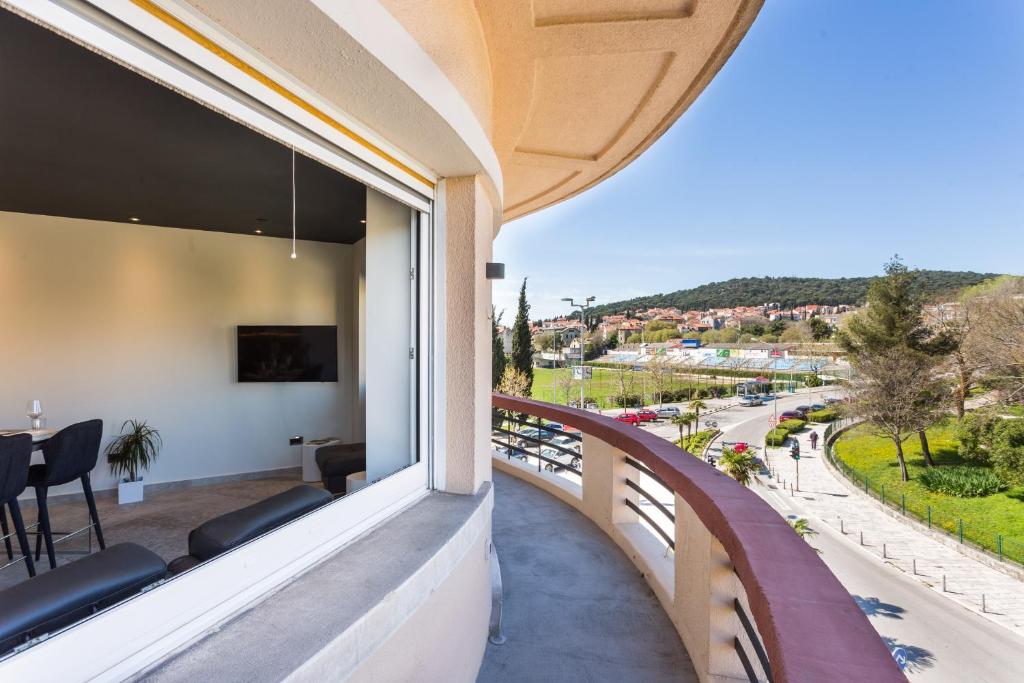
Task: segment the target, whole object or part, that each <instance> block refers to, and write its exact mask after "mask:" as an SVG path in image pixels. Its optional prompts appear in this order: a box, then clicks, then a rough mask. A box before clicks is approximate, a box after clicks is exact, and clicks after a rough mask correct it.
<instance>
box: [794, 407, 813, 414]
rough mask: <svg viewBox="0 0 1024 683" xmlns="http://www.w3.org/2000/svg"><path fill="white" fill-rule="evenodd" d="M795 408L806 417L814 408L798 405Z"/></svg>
mask: <svg viewBox="0 0 1024 683" xmlns="http://www.w3.org/2000/svg"><path fill="white" fill-rule="evenodd" d="M793 410H795V411H796V412H798V413H800V414H801V415H803V416H804V417H807V413H809V412H811V410H812V409H811V406H797V407H796V408H793Z"/></svg>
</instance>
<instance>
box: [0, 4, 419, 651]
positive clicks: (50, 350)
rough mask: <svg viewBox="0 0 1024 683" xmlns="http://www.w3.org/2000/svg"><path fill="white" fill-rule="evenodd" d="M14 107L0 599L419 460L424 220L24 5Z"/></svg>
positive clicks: (2, 121) (250, 529) (191, 563)
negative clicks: (97, 560) (3, 592)
mask: <svg viewBox="0 0 1024 683" xmlns="http://www.w3.org/2000/svg"><path fill="white" fill-rule="evenodd" d="M0 93H3V95H2V97H0V311H3V317H2V322H0V430H2V435H0V451H3V453H0V455H3V456H4V458H6V459H4V458H0V460H2V462H0V477H6V479H5V480H4V481H0V493H3V492H4V491H7V492H8V493H7V495H8V499H4V500H2V501H0V503H2V504H3V509H4V511H5V514H4V528H3V535H4V536H5V537H6V538H5V546H6V547H5V549H2V550H0V565H6V566H4V567H3V568H2V569H0V589H4V588H9V587H12V586H15V585H16V584H19V583H21V582H25V581H31V580H35V579H30V578H29V577H30V573H31V572H30V571H28V569H27V565H28V564H29V562H28V561H27V560H28V558H26V553H24V552H23V551H22V548H21V547H20V543H21V542H23V540H22V538H21V531H22V530H24V536H25V538H27V542H28V545H29V546H30V550H31V552H29V553H27V554H28V555H29V556H30V558H31V560H32V564H33V566H34V571H35V573H36V574H37V576H38V577H42V576H44V575H45V574H46V573H47V572H48V571H51V569H50V567H51V565H52V564H54V563H55V564H56V565H58V566H62V565H66V564H70V563H74V562H81V561H84V559H85V558H88V557H89V556H90V555H93V554H95V553H96V551H98V550H99V549H100V547H101V546H103V545H105V546H107V547H109V546H113V545H115V544H119V543H124V542H128V543H134V544H137V545H139V546H142V547H144V548H145V549H147V550H148V551H150V552H151V553H153V554H155V555H156V556H158V557H159V558H160V559H161V560H162V562H164V563H166V564H167V565H168V566H169V570H168V572H167V573H166V575H164V576H161V578H160V579H159V580H164V579H165V578H170V577H173V576H174V575H176V574H178V573H180V572H183V571H189V570H191V569H192V568H194V567H196V566H197V565H199V564H202V563H203V562H204V561H205V560H206V559H209V557H212V556H213V555H214V554H216V553H217V552H224V551H228V550H230V549H231V546H232V544H238V543H243V542H246V541H248V540H251V539H252V538H254V537H255V536H256V535H258V534H260V533H263V532H266V531H270V530H272V529H274V528H276V527H277V526H279V525H280V524H283V523H286V522H288V521H289V520H291V519H294V518H295V517H296V516H298V515H301V514H305V513H306V512H308V511H310V510H313V509H315V508H317V507H318V506H321V505H327V504H331V503H332V502H333V501H336V500H337V499H339V498H341V497H344V496H346V495H347V494H354V493H355V492H356V491H358V490H360V489H361V488H363V487H365V486H367V485H368V484H371V483H373V482H375V481H378V480H380V479H383V478H385V477H387V476H388V475H390V474H392V473H394V472H396V471H398V470H401V469H403V468H405V467H407V466H409V465H411V464H414V463H416V462H417V461H418V460H419V458H420V455H419V452H418V450H419V449H418V447H417V444H418V439H417V429H416V425H417V421H416V410H417V395H418V393H417V391H418V390H417V386H418V385H417V380H416V377H417V365H416V363H417V360H416V355H417V354H416V348H417V336H418V335H417V333H416V330H417V329H418V328H417V325H418V324H419V316H418V313H417V301H418V298H417V287H418V285H417V280H416V278H415V277H410V276H411V275H413V274H414V273H415V271H414V269H413V265H414V264H415V263H418V261H417V258H418V254H419V250H420V246H419V238H418V234H417V226H418V213H417V212H416V211H414V210H412V209H410V208H409V207H407V206H405V205H404V204H401V203H400V202H398V201H396V200H394V199H392V198H390V197H388V196H385V195H384V194H381V193H380V192H377V191H375V190H372V189H369V188H367V187H366V186H365V185H364V184H362V183H361V182H359V181H357V180H355V179H353V178H351V177H349V176H346V175H344V174H343V173H341V172H339V171H338V170H336V169H334V168H331V167H328V166H326V165H324V164H323V163H321V162H319V161H316V160H313V159H311V158H309V157H307V156H305V155H304V154H302V153H296V152H294V151H293V150H292V149H291V148H289V147H288V146H286V145H284V144H282V143H281V142H279V141H277V140H274V139H271V138H269V137H266V136H265V135H264V134H263V133H261V132H258V131H256V130H253V129H252V128H250V127H248V126H246V125H243V124H241V123H238V122H236V121H235V120H232V119H231V118H229V117H228V116H226V115H225V114H224V113H222V112H218V111H214V110H212V109H210V108H208V107H206V106H205V105H203V104H200V103H198V102H196V101H195V100H193V99H192V98H190V97H187V96H185V95H183V94H181V93H178V92H175V91H174V90H172V89H170V88H168V87H165V86H164V85H163V84H161V83H158V82H155V81H153V80H150V79H149V78H147V77H145V76H143V75H140V74H138V73H136V72H134V71H132V70H129V69H127V68H125V67H123V66H122V65H120V64H117V63H115V62H114V61H112V60H110V59H108V58H107V57H105V56H102V55H100V54H96V53H94V52H92V51H90V50H87V49H85V48H84V47H81V46H79V45H77V44H75V43H73V42H71V41H70V40H68V39H66V38H64V37H62V36H60V35H58V34H56V33H53V32H51V31H49V30H47V29H45V28H43V27H40V26H38V25H36V24H34V23H32V22H30V21H28V20H26V19H23V18H21V17H19V16H17V15H15V14H13V13H11V12H8V11H6V10H0ZM96 420H99V421H101V425H100V424H97V423H96V422H95V421H96ZM151 430H155V432H156V433H155V434H154V433H153V431H151ZM22 434H29V435H30V436H31V437H32V443H31V456H30V460H29V461H27V462H22V460H23V456H24V452H27V451H25V449H26V448H28V446H27V445H25V444H27V442H26V441H24V438H23V437H22V438H21V439H19V438H18V435H22ZM119 437H120V438H119ZM15 441H17V444H15ZM5 443H6V444H7V445H5ZM5 449H6V450H5ZM15 452H16V453H15ZM8 454H11V455H10V457H7V455H8ZM58 470H61V471H58ZM126 480H127V481H126ZM139 480H141V481H139ZM5 481H6V482H7V484H6V486H5ZM302 485H304V486H305V487H306V488H303V489H299V490H298V491H299V492H298V493H295V490H296V489H295V487H297V486H302ZM19 486H21V488H20V490H17V491H13V492H12V488H13V489H17V488H18V487H19ZM310 491H312V493H311V492H310ZM275 497H276V498H275ZM90 498H94V499H95V504H94V505H91V503H92V501H91V500H90ZM268 500H271V501H272V502H271V503H267V501H268ZM12 501H13V503H14V505H12V504H11V503H12ZM129 501H134V502H129ZM274 501H276V502H274ZM275 505H276V506H277V507H275ZM41 506H45V508H46V510H47V512H46V515H47V517H48V526H49V533H44V531H45V529H44V527H45V526H46V525H45V524H43V523H41V521H40V516H41V511H42V509H43V508H42V507H41ZM261 506H262V507H261ZM14 507H17V508H18V514H17V515H16V514H15V511H14V509H13V508H14ZM90 508H94V510H95V511H94V512H90ZM240 510H241V511H243V512H242V513H239V512H238V511H240ZM246 510H250V513H246V512H244V511H246ZM226 513H232V514H234V515H235V516H234V517H231V518H230V519H229V521H230V523H231V524H234V525H235V526H233V527H232V528H231V533H232V534H234V535H233V536H231V540H230V542H228V541H225V540H224V538H219V542H222V545H221V546H218V548H217V549H216V550H215V551H209V549H207V554H206V555H205V556H204V555H203V554H202V553H199V552H198V551H197V550H196V548H195V547H193V546H194V545H195V543H194V542H193V541H194V539H193V538H192V536H191V534H192V532H193V530H196V529H199V528H200V527H202V526H203V525H204V524H206V523H209V522H211V520H217V519H220V518H223V517H224V516H225V515H226ZM16 516H20V517H21V523H18V521H17V520H16V519H15V517H16ZM229 517H230V515H229ZM239 523H241V524H242V526H241V527H239V526H238V524H239ZM224 524H227V522H224ZM15 527H18V528H17V529H16V528H15ZM22 528H23V529H22ZM222 530H223V529H222ZM69 534H70V535H69ZM200 535H201V534H200ZM51 544H52V546H53V549H52V551H51V549H50V546H51ZM5 551H6V556H4V552H5ZM51 557H53V559H54V561H55V562H51V561H50V558H51ZM189 558H191V559H189ZM3 635H4V634H0V640H2V636H3ZM32 635H33V634H31V633H27V634H21V636H19V637H21V641H20V642H23V641H24V640H25V639H26V638H27V637H31V636H32ZM22 636H24V637H22ZM12 642H13V641H12ZM2 649H5V650H6V649H7V648H6V647H4V648H2Z"/></svg>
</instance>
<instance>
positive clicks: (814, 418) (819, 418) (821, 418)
mask: <svg viewBox="0 0 1024 683" xmlns="http://www.w3.org/2000/svg"><path fill="white" fill-rule="evenodd" d="M838 419H839V414H838V413H837V412H836V411H834V410H832V409H831V408H825V410H814V411H812V412H810V413H807V420H808V421H809V422H834V421H835V420H838Z"/></svg>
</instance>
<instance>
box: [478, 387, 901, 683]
mask: <svg viewBox="0 0 1024 683" xmlns="http://www.w3.org/2000/svg"><path fill="white" fill-rule="evenodd" d="M492 402H493V405H494V406H495V407H496V408H501V409H504V410H511V411H515V412H518V413H529V414H531V415H536V416H538V417H543V418H545V419H548V420H552V421H555V422H561V423H563V424H567V425H572V426H573V427H576V428H577V429H579V430H580V431H581V432H582V433H584V434H589V435H591V436H594V437H596V438H598V439H600V440H601V441H604V442H605V443H608V444H610V445H612V446H614V447H615V448H618V449H619V450H621V451H623V452H624V453H626V454H628V455H630V456H631V457H633V458H636V459H637V460H639V461H640V462H642V463H643V464H644V465H646V466H647V467H649V468H651V470H652V471H653V472H654V473H655V474H657V475H658V476H659V477H661V478H662V479H664V480H665V482H666V483H667V484H668V485H669V487H670V488H671V489H672V491H673V492H675V493H677V494H679V495H680V496H682V498H683V500H685V501H686V502H687V504H688V505H689V506H690V507H691V508H693V511H694V513H695V514H696V515H697V517H698V518H699V519H700V520H701V522H702V523H703V524H704V526H705V527H707V529H708V531H710V532H711V534H712V535H713V536H714V537H715V538H717V539H718V541H719V542H720V543H721V544H722V546H723V547H724V548H725V551H726V553H728V555H729V559H730V561H731V562H732V564H733V567H734V569H735V571H736V574H737V576H739V579H740V582H741V583H742V584H743V588H744V589H745V591H746V593H747V600H748V602H749V603H750V611H751V613H752V614H753V617H754V623H755V624H757V630H758V632H759V633H760V635H761V639H762V640H763V641H764V646H765V650H766V651H767V652H768V659H769V661H770V663H771V668H772V677H773V678H774V680H775V681H778V682H780V683H797V682H801V683H802V682H804V681H806V682H807V683H820V682H821V681H831V682H832V683H835V682H836V681H856V682H857V683H860V682H862V681H872V683H885V682H887V681H906V678H905V677H904V675H903V673H902V672H901V671H900V669H899V667H898V666H897V664H896V662H895V660H894V659H893V658H892V656H891V655H890V654H889V651H888V650H887V648H886V646H885V644H884V643H883V641H882V639H881V638H880V637H879V635H878V633H877V632H876V631H875V629H874V628H872V626H871V624H870V623H869V622H868V619H867V617H866V616H864V613H863V612H861V610H860V608H859V607H858V606H857V604H856V603H855V602H854V601H853V598H851V597H850V594H849V593H848V592H847V591H846V589H845V588H843V586H842V584H840V583H839V580H838V579H836V577H835V576H834V575H833V574H832V572H831V571H829V569H828V567H826V566H825V563H824V562H822V561H821V558H819V557H818V555H817V553H816V552H815V551H814V549H812V548H811V547H810V546H809V545H808V544H807V543H805V542H804V541H803V540H801V539H800V537H799V536H797V535H796V534H795V533H793V530H792V529H790V528H789V525H788V524H787V523H786V521H785V520H783V519H782V517H780V516H779V514H778V513H777V512H775V510H773V509H772V508H771V506H769V505H768V503H766V502H765V501H763V500H762V499H761V498H760V497H758V496H757V495H756V494H754V493H753V492H751V491H748V490H747V489H746V488H745V487H743V486H741V485H740V484H738V483H736V482H735V481H733V480H732V479H731V478H729V477H728V476H726V475H725V474H723V473H722V472H720V471H718V470H717V469H715V468H714V467H711V466H709V465H708V464H706V463H704V462H703V461H701V460H699V459H698V458H695V457H693V456H692V455H690V454H689V453H687V452H686V451H683V450H682V449H680V448H678V447H677V446H675V445H674V444H672V443H670V442H668V441H666V440H665V439H662V438H660V437H657V436H655V435H653V434H651V433H649V432H646V431H644V430H642V429H637V428H636V427H633V426H630V425H625V424H623V423H620V422H617V421H615V420H613V419H611V418H609V417H604V416H601V415H595V414H593V413H590V412H587V411H584V410H579V409H577V408H569V407H566V406H559V405H554V404H551V403H544V402H542V401H534V400H531V399H524V398H516V397H513V396H505V395H503V394H497V393H496V394H494V396H493V399H492ZM585 458H586V453H584V465H585V464H586V460H585Z"/></svg>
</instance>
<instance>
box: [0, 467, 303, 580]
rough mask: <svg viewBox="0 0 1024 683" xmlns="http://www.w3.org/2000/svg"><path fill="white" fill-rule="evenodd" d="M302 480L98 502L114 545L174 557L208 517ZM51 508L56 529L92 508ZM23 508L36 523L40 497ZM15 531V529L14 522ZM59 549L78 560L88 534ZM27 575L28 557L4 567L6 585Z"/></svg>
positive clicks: (60, 558)
mask: <svg viewBox="0 0 1024 683" xmlns="http://www.w3.org/2000/svg"><path fill="white" fill-rule="evenodd" d="M301 483H302V482H301V480H300V477H299V476H298V475H297V474H296V475H294V476H289V475H280V476H274V477H270V478H266V479H247V480H241V481H233V482H229V483H222V484H210V485H206V486H191V487H186V488H181V489H173V490H164V491H159V492H155V493H151V492H149V491H147V492H146V499H145V500H144V501H142V502H141V503H131V504H129V505H118V504H117V495H116V494H115V495H99V496H98V497H97V500H96V507H97V510H98V512H99V517H100V524H101V525H102V527H103V536H104V540H105V541H106V543H107V545H108V546H110V545H113V544H115V543H122V542H125V541H131V542H133V543H138V544H139V545H141V546H143V547H145V548H148V549H150V550H152V551H153V552H155V553H156V554H158V555H160V556H161V557H163V558H164V560H167V561H170V560H173V559H174V558H175V557H178V556H179V555H184V554H186V553H187V552H188V532H189V531H191V530H192V529H194V528H195V527H197V526H199V525H200V524H202V523H203V522H205V521H206V520H208V519H210V518H212V517H216V516H217V515H221V514H224V513H225V512H231V511H232V510H237V509H238V508H242V507H245V506H246V505H250V504H252V503H255V502H256V501H258V500H261V499H263V498H266V497H268V496H272V495H274V494H276V493H280V492H281V491H285V490H287V489H289V488H291V487H293V486H296V485H297V484H301ZM312 485H313V486H319V484H312ZM49 507H50V520H51V522H50V523H51V527H52V528H53V529H54V531H55V532H56V531H72V530H75V529H79V528H81V527H83V526H85V525H86V524H87V523H88V519H89V513H88V508H87V507H86V505H85V501H84V500H66V501H63V502H61V501H59V499H58V500H53V501H51V502H50V506H49ZM21 509H22V516H23V517H24V518H25V524H26V525H31V524H33V523H35V521H36V506H35V503H34V501H33V502H31V503H28V502H22V506H21ZM8 521H10V517H8ZM11 531H12V532H13V531H14V528H13V525H12V526H11ZM29 531H31V529H30V530H29ZM54 536H55V537H56V536H57V534H56V533H55V534H54ZM11 542H12V547H13V549H14V553H15V557H18V556H20V551H19V546H18V540H17V538H15V537H12V538H11ZM29 544H30V545H31V546H32V547H33V548H35V537H34V536H32V535H30V536H29ZM2 548H3V546H2V545H0V565H2V564H5V563H6V562H7V558H6V556H5V555H6V553H5V552H4V551H3V549H2ZM56 549H57V551H58V552H57V564H58V566H59V565H61V564H64V563H67V562H73V561H74V560H76V559H79V558H80V557H82V553H83V552H87V551H88V550H89V538H88V535H87V534H86V533H82V534H79V535H78V536H75V537H74V538H70V539H68V540H66V541H62V542H60V543H57V544H56ZM92 550H93V551H94V552H95V551H96V550H99V545H97V543H96V539H95V537H93V538H92ZM61 551H76V552H74V553H72V552H61ZM49 568H50V564H49V562H48V561H47V559H46V547H45V546H44V547H43V550H42V555H41V557H40V558H39V561H38V562H37V563H36V571H37V572H45V571H47V570H48V569H49ZM27 578H28V572H27V571H26V570H25V565H24V562H18V563H16V564H13V565H11V566H9V567H7V568H6V569H3V570H0V589H3V588H7V587H9V586H13V585H14V584H16V583H18V582H20V581H24V580H26V579H27Z"/></svg>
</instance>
